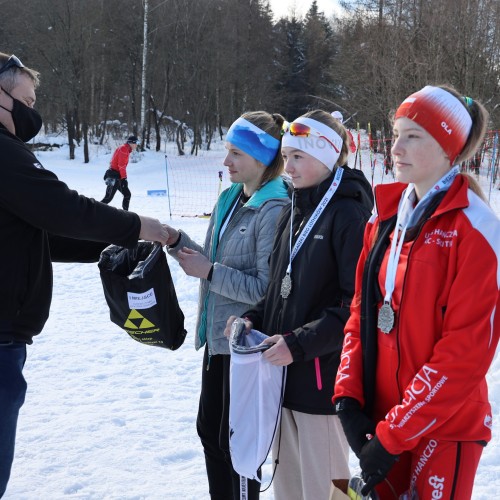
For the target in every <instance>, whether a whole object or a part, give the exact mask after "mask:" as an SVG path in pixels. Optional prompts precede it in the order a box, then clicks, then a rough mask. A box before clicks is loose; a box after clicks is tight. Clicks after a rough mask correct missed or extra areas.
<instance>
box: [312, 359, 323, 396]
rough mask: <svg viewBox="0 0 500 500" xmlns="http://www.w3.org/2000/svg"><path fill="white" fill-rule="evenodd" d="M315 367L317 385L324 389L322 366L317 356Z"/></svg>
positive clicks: (319, 389) (319, 388)
mask: <svg viewBox="0 0 500 500" xmlns="http://www.w3.org/2000/svg"><path fill="white" fill-rule="evenodd" d="M314 368H315V370H316V387H317V388H318V391H321V389H323V381H322V380H321V367H320V363H319V358H318V357H317V356H316V357H315V358H314Z"/></svg>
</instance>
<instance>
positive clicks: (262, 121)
mask: <svg viewBox="0 0 500 500" xmlns="http://www.w3.org/2000/svg"><path fill="white" fill-rule="evenodd" d="M241 117H242V118H244V119H245V120H248V121H249V122H250V123H253V124H254V125H255V126H256V127H259V128H260V129H261V130H263V131H264V132H266V133H268V134H269V135H270V136H272V137H274V138H275V139H278V140H279V141H280V142H281V128H282V127H283V122H284V121H285V119H284V118H283V117H282V116H281V115H280V114H278V113H273V114H270V113H267V112H266V111H249V112H248V113H244V114H243V115H241ZM283 172H284V161H283V157H282V156H281V147H280V148H279V149H278V152H277V153H276V157H275V158H274V160H273V161H272V163H271V164H270V165H269V166H267V167H266V169H265V170H264V174H263V175H262V179H261V186H263V185H264V184H265V183H266V182H269V181H272V180H273V179H276V177H279V176H280V175H281V174H282V173H283Z"/></svg>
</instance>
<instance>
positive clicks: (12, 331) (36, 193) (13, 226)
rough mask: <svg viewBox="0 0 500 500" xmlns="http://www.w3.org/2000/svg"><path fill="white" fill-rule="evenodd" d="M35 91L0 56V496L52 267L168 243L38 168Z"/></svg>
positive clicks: (24, 74)
mask: <svg viewBox="0 0 500 500" xmlns="http://www.w3.org/2000/svg"><path fill="white" fill-rule="evenodd" d="M37 86H38V73H37V72H36V71H33V70H31V69H29V68H27V67H25V66H24V65H23V64H22V62H21V61H20V60H19V59H18V58H17V57H16V56H14V55H12V56H8V55H7V54H4V53H1V52H0V152H1V154H0V177H1V179H2V181H1V182H0V233H1V235H2V239H1V245H0V284H1V285H0V497H2V495H3V494H4V492H5V490H6V487H7V482H8V480H9V476H10V470H11V466H12V460H13V456H14V443H15V434H16V427H17V419H18V414H19V409H20V408H21V406H22V404H23V403H24V398H25V394H26V381H25V380H24V377H23V373H22V369H23V365H24V362H25V360H26V344H31V343H32V341H33V336H34V335H37V334H38V333H40V331H41V330H42V328H43V326H44V324H45V321H46V320H47V318H48V315H49V307H50V302H51V298H52V264H51V262H52V261H62V262H64V261H65V262H95V261H96V260H98V258H99V255H100V252H101V250H102V249H103V248H104V247H105V246H106V245H107V244H109V243H114V244H116V245H121V246H125V247H133V246H134V245H135V244H136V243H137V241H138V239H139V238H141V239H145V240H150V241H159V242H161V243H162V244H163V245H164V244H166V241H167V239H168V232H167V230H166V228H165V227H164V226H163V225H162V224H161V223H160V222H159V221H158V220H155V219H152V218H150V217H142V216H139V215H137V214H135V213H129V212H125V211H122V210H118V209H116V208H112V207H108V206H106V205H104V204H102V203H99V202H97V201H95V200H93V199H89V198H86V197H85V196H81V195H79V194H78V193H77V192H76V191H72V190H70V189H69V188H68V187H67V186H66V184H64V183H63V182H61V181H59V180H58V178H57V177H56V176H55V175H54V174H53V173H52V172H50V171H48V170H45V168H44V167H43V166H42V165H41V164H40V163H39V161H38V160H37V158H36V157H35V156H34V155H33V153H31V151H30V150H29V149H28V148H27V147H26V145H25V144H24V143H25V142H27V141H29V140H30V139H32V138H33V137H34V136H35V135H36V134H37V133H38V132H39V130H40V128H41V125H42V119H41V117H40V115H39V114H38V112H37V111H35V109H33V106H34V104H35V100H36V94H35V89H36V87H37Z"/></svg>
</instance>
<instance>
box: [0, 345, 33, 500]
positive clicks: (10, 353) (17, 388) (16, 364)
mask: <svg viewBox="0 0 500 500" xmlns="http://www.w3.org/2000/svg"><path fill="white" fill-rule="evenodd" d="M25 361H26V344H25V343H24V342H0V497H2V496H3V494H4V493H5V490H6V489H7V483H8V481H9V477H10V470H11V467H12V461H13V460H14V443H15V441H16V427H17V418H18V416H19V409H20V408H21V406H22V405H23V403H24V397H25V395H26V388H27V386H26V381H25V380H24V376H23V366H24V363H25Z"/></svg>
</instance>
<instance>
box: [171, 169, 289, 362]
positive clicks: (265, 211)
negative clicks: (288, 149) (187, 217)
mask: <svg viewBox="0 0 500 500" xmlns="http://www.w3.org/2000/svg"><path fill="white" fill-rule="evenodd" d="M241 190H242V185H241V184H233V185H232V186H231V187H230V188H228V189H227V190H225V191H224V192H223V193H222V194H221V195H220V197H219V200H218V201H217V204H216V205H215V207H214V210H213V212H212V216H211V218H210V223H209V226H208V230H207V235H206V238H205V244H204V245H203V247H201V246H200V245H198V244H197V243H196V242H195V241H193V240H192V239H191V238H190V237H189V236H188V235H187V234H186V233H184V232H183V231H180V234H181V236H180V240H179V242H178V244H176V245H175V247H174V248H169V250H168V253H169V254H170V255H172V257H174V258H176V254H177V252H178V251H179V250H180V249H182V248H183V247H188V248H191V249H193V250H197V251H199V252H201V253H203V254H204V255H206V256H207V257H208V258H209V259H210V261H211V262H213V263H214V268H213V274H212V279H211V281H207V280H205V279H201V280H200V294H199V301H198V320H197V324H196V335H195V347H196V349H197V350H198V349H200V347H203V346H204V345H205V343H208V350H209V355H214V354H229V343H228V340H227V338H226V337H225V336H224V328H225V326H226V322H227V319H228V317H229V316H231V315H233V314H234V315H236V316H240V315H241V314H242V313H243V312H244V311H246V310H248V309H249V306H250V305H253V304H255V303H256V302H258V301H259V299H260V298H261V297H262V296H263V295H264V293H265V292H266V289H267V285H268V283H269V255H270V252H271V248H272V244H273V240H274V236H275V229H276V222H277V219H278V217H279V214H280V213H281V210H282V209H283V207H284V206H286V205H288V204H289V203H290V199H289V197H288V191H287V187H286V184H285V182H284V181H283V179H282V178H277V179H274V180H273V181H270V182H268V183H267V184H265V185H264V186H263V187H262V188H260V189H259V190H258V191H256V192H255V193H254V194H253V195H252V196H251V198H250V199H249V200H248V201H247V203H245V205H243V207H241V208H240V210H238V212H237V213H236V214H234V215H233V217H232V219H231V220H230V222H229V224H228V226H227V228H226V230H225V231H224V233H223V235H222V237H221V238H220V241H219V243H218V244H215V242H216V241H217V240H218V239H219V231H220V227H221V223H222V221H223V219H224V216H225V214H227V213H228V211H229V210H230V208H231V206H232V205H233V204H234V202H235V200H236V199H237V198H239V196H240V194H241Z"/></svg>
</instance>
